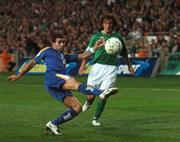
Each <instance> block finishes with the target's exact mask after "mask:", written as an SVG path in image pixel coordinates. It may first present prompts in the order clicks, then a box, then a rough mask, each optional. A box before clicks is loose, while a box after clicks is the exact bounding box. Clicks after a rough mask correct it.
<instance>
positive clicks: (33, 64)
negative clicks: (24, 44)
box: [8, 59, 36, 81]
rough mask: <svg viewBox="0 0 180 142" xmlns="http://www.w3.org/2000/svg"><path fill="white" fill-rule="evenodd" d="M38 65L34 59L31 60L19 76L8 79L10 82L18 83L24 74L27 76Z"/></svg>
mask: <svg viewBox="0 0 180 142" xmlns="http://www.w3.org/2000/svg"><path fill="white" fill-rule="evenodd" d="M35 65H36V61H35V60H34V59H32V60H30V61H29V62H28V63H27V64H26V65H25V66H24V67H23V68H22V71H21V72H20V73H19V74H17V75H11V76H9V77H8V80H10V81H16V80H18V79H20V78H21V77H22V76H23V75H24V74H26V73H27V72H28V71H29V70H31V69H32V68H33V67H34V66H35Z"/></svg>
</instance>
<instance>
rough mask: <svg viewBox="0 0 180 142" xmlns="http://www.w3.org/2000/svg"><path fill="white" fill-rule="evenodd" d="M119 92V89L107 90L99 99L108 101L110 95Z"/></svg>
mask: <svg viewBox="0 0 180 142" xmlns="http://www.w3.org/2000/svg"><path fill="white" fill-rule="evenodd" d="M117 92H118V88H109V89H107V90H104V91H103V92H102V93H101V94H100V95H99V98H100V99H102V100H103V99H106V98H108V97H109V96H110V95H114V94H116V93H117Z"/></svg>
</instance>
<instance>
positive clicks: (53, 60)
mask: <svg viewBox="0 0 180 142" xmlns="http://www.w3.org/2000/svg"><path fill="white" fill-rule="evenodd" d="M77 59H78V54H72V55H66V54H64V53H63V52H61V51H57V50H55V49H53V48H51V47H46V48H44V49H42V50H41V51H40V52H39V53H38V54H37V55H36V57H35V58H34V60H35V61H36V63H40V62H41V61H42V60H43V61H44V63H45V65H46V73H45V86H46V88H47V90H48V92H49V93H50V94H51V95H52V96H53V97H55V98H56V99H58V100H60V101H63V99H64V96H70V95H72V93H71V92H70V91H65V90H63V89H62V85H63V84H64V83H65V82H66V80H67V79H68V76H67V75H65V74H66V64H67V63H69V62H74V61H77Z"/></svg>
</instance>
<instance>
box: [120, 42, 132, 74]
mask: <svg viewBox="0 0 180 142" xmlns="http://www.w3.org/2000/svg"><path fill="white" fill-rule="evenodd" d="M121 42H122V44H123V49H122V51H121V53H120V55H121V56H122V57H123V58H124V60H125V62H126V64H127V65H128V70H129V72H130V74H134V69H133V67H132V65H131V61H130V60H129V57H128V53H127V49H126V46H125V44H124V41H123V40H121Z"/></svg>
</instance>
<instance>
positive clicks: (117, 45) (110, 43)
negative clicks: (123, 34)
mask: <svg viewBox="0 0 180 142" xmlns="http://www.w3.org/2000/svg"><path fill="white" fill-rule="evenodd" d="M105 50H106V52H107V53H108V54H116V53H118V52H120V51H121V50H122V43H121V41H120V40H119V39H118V38H115V37H112V38H110V39H108V40H107V41H106V43H105Z"/></svg>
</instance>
